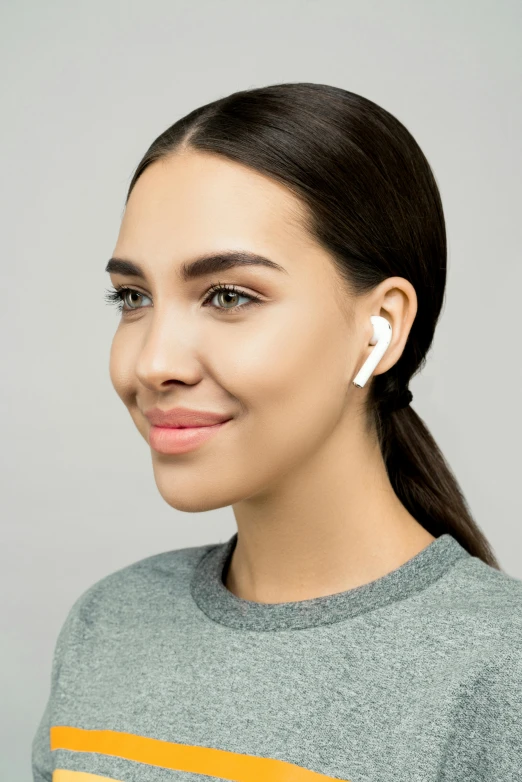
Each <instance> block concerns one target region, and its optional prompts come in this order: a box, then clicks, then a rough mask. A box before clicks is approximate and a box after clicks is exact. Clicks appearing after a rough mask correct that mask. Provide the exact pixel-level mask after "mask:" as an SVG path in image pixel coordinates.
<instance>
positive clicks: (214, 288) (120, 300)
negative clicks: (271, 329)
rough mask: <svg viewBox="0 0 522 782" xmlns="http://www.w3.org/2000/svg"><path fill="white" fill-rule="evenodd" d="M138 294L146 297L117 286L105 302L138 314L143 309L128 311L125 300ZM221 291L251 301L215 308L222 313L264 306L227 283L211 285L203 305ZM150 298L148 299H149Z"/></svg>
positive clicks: (251, 296) (259, 301)
mask: <svg viewBox="0 0 522 782" xmlns="http://www.w3.org/2000/svg"><path fill="white" fill-rule="evenodd" d="M131 291H132V292H134V293H137V294H138V296H144V295H145V294H144V293H140V291H137V290H136V289H135V288H129V287H128V286H126V285H116V286H115V287H114V288H108V289H107V292H106V294H105V301H106V302H107V303H108V304H112V305H114V306H116V309H117V310H118V311H119V312H121V313H126V312H136V311H137V310H140V309H142V308H141V307H137V308H133V307H130V308H128V309H124V306H123V305H124V303H125V302H124V299H125V296H126V295H127V293H130V292H131ZM221 291H227V292H228V293H237V294H239V295H240V296H244V297H245V298H248V299H250V301H249V302H247V303H246V304H239V305H238V306H237V307H230V308H227V307H214V308H213V309H217V310H219V311H220V312H226V313H228V312H237V311H238V310H241V309H243V308H245V307H250V306H251V305H252V304H254V305H255V304H262V301H261V299H260V298H258V297H257V296H254V295H253V294H251V293H244V292H243V291H241V290H240V289H239V288H236V286H235V285H227V284H225V283H219V282H218V283H216V284H215V285H211V287H210V288H209V289H208V291H207V294H206V296H205V298H204V300H203V305H202V306H206V305H207V302H208V301H211V300H212V299H213V298H214V296H215V295H216V293H220V292H221ZM147 298H148V297H147Z"/></svg>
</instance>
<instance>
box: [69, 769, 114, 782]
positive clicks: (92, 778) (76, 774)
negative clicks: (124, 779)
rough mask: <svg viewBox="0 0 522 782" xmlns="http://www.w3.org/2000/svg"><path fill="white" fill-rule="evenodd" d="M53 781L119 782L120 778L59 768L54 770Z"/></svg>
mask: <svg viewBox="0 0 522 782" xmlns="http://www.w3.org/2000/svg"><path fill="white" fill-rule="evenodd" d="M53 782H118V780H117V779H113V777H100V776H98V774H86V773H85V771H68V770H67V769H66V768H57V769H55V770H54V771H53Z"/></svg>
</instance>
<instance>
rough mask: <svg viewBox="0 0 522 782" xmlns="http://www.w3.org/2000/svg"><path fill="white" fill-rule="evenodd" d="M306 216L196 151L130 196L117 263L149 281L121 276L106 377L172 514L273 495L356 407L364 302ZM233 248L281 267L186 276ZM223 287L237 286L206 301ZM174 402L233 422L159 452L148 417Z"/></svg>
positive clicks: (278, 190)
mask: <svg viewBox="0 0 522 782" xmlns="http://www.w3.org/2000/svg"><path fill="white" fill-rule="evenodd" d="M302 215H303V212H302V207H301V204H300V201H299V200H298V199H297V198H296V197H295V196H293V194H292V193H291V192H290V191H289V190H287V189H286V188H285V187H284V186H282V185H280V184H279V183H277V182H275V181H274V180H271V179H270V178H268V177H265V176H263V175H261V174H258V173H257V172H254V171H252V170H250V169H249V168H247V167H245V166H242V165H240V164H237V163H234V162H230V161H227V160H225V159H223V158H220V157H219V156H216V155H211V154H204V153H199V152H193V151H189V152H185V153H183V154H181V153H177V154H176V155H175V156H173V157H171V158H170V159H163V160H160V161H157V162H155V163H154V164H152V165H151V166H149V167H148V168H147V169H146V170H145V172H144V173H143V174H142V175H141V177H140V179H139V180H138V181H137V183H136V185H135V187H134V190H133V192H132V195H131V196H130V199H129V201H128V204H127V207H126V210H125V214H124V217H123V220H122V224H121V229H120V233H119V236H118V240H117V243H116V247H115V249H114V256H115V257H116V258H119V259H124V260H126V261H131V262H133V263H134V264H137V265H139V267H140V268H141V270H142V272H143V277H140V276H136V275H130V274H127V273H125V274H123V273H120V272H118V273H111V281H112V283H113V285H114V286H116V287H118V286H128V287H129V288H131V289H132V290H133V291H136V292H137V293H127V294H126V295H124V299H123V309H124V311H123V312H122V314H121V316H120V317H121V319H120V322H119V325H118V328H117V330H116V333H115V336H114V340H113V343H112V349H111V356H110V375H111V380H112V383H113V385H114V388H115V389H116V392H117V393H118V395H119V397H120V398H121V400H122V401H123V403H124V404H125V405H126V407H127V408H128V410H129V412H130V414H131V416H132V419H133V420H134V423H135V424H136V427H137V428H138V431H139V432H140V433H141V434H142V436H143V437H144V439H145V440H146V441H147V442H148V443H149V445H150V446H151V455H152V461H153V469H154V477H155V481H156V484H157V486H158V489H159V491H160V493H161V495H162V497H163V498H164V499H165V501H166V502H167V503H168V504H169V505H171V506H172V507H174V508H177V509H179V510H186V511H202V510H210V509H213V508H218V507H224V506H227V505H231V504H234V503H237V502H239V501H240V500H243V499H246V498H252V497H258V496H261V495H263V494H265V493H266V492H270V491H271V490H272V489H275V487H276V486H277V485H279V484H280V482H281V481H284V480H285V478H286V477H290V476H291V473H292V470H294V469H296V468H297V469H298V468H299V467H300V466H302V464H303V462H305V461H306V460H308V459H310V458H311V457H313V456H314V455H315V454H316V453H317V451H318V450H319V449H321V448H322V447H323V446H324V445H325V443H326V442H327V439H328V437H329V436H330V435H331V433H332V431H333V430H334V429H335V428H336V426H337V425H338V423H339V421H340V418H341V416H343V415H344V414H345V411H346V408H347V405H349V406H353V402H352V401H351V400H352V397H351V394H352V393H354V392H355V393H357V389H353V387H352V386H351V380H352V378H353V377H354V375H355V373H356V371H357V369H358V368H359V358H360V356H361V350H362V349H363V343H364V344H366V343H365V342H364V340H365V335H364V334H362V333H357V332H356V330H355V328H356V327H355V319H354V317H353V315H354V312H355V308H356V301H355V299H352V298H350V297H349V294H348V293H345V292H344V290H342V287H341V283H340V280H339V277H338V275H337V273H336V272H335V270H334V267H333V265H332V263H331V261H330V259H329V256H328V254H327V253H326V252H325V251H324V250H323V249H322V248H321V247H320V246H319V245H317V244H316V243H315V242H314V241H313V240H312V239H311V237H310V236H309V235H308V234H307V232H306V231H305V229H304V227H302V226H301V223H300V218H301V217H302ZM232 250H233V251H244V252H248V253H255V254H257V255H261V256H263V257H265V258H267V259H269V260H271V261H273V262H274V263H275V264H278V265H279V266H280V267H282V268H281V269H277V268H268V267H266V266H258V265H238V266H235V267H233V268H230V269H226V270H224V269H222V270H221V271H217V272H214V273H207V274H205V275H203V276H195V277H191V278H189V279H185V278H184V277H182V275H181V269H182V266H184V265H187V264H190V263H191V262H193V261H195V260H197V259H198V258H199V257H201V256H203V255H212V254H217V253H222V252H224V251H232ZM218 283H219V284H220V285H221V284H224V285H233V286H235V287H236V289H237V290H236V291H235V292H232V293H229V292H227V291H221V292H219V291H218V292H216V293H214V294H212V291H210V295H209V289H210V288H211V286H212V285H216V284H218ZM249 296H252V297H256V298H257V299H258V300H259V302H258V303H251V299H249V298H248V297H249ZM205 301H206V303H205ZM243 305H244V306H243ZM348 313H350V314H348ZM367 336H368V335H366V337H367ZM359 393H360V392H359ZM178 406H183V407H187V408H190V409H194V410H196V411H212V412H217V413H220V414H222V415H223V416H224V417H226V418H230V419H231V420H229V421H228V422H227V423H226V424H224V425H223V426H221V427H218V428H217V429H216V430H215V433H214V434H213V435H212V437H210V438H209V439H207V440H206V441H204V442H202V443H201V444H200V445H199V446H198V447H196V448H193V449H192V450H189V451H186V452H182V453H163V452H160V451H158V450H156V449H155V448H154V447H153V444H152V443H151V440H150V433H151V427H152V425H151V423H150V421H149V420H148V418H147V417H146V416H145V415H144V413H145V412H146V411H148V410H150V409H151V408H153V407H157V408H160V409H161V410H162V411H167V410H170V409H172V408H174V407H178Z"/></svg>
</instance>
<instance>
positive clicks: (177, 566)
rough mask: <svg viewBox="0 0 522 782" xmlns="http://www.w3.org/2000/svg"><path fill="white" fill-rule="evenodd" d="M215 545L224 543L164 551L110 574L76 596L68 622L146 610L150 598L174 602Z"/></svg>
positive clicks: (155, 600) (67, 623)
mask: <svg viewBox="0 0 522 782" xmlns="http://www.w3.org/2000/svg"><path fill="white" fill-rule="evenodd" d="M216 545H221V544H219V543H210V544H206V545H202V546H191V547H187V548H181V549H173V550H171V551H164V552H161V553H159V554H153V555H152V556H148V557H145V558H144V559H140V560H138V561H136V562H133V563H131V564H129V565H126V566H124V567H122V568H119V569H118V570H115V571H113V572H111V573H109V574H107V575H106V576H104V577H103V578H101V579H99V580H98V581H95V582H94V583H93V584H92V585H91V586H89V587H88V588H87V589H86V590H84V591H83V592H82V593H81V594H80V595H79V597H77V598H76V600H75V602H74V603H73V605H72V607H71V609H70V611H69V614H68V616H67V619H66V622H65V625H66V626H68V627H69V626H71V625H74V624H78V623H81V624H83V625H92V624H93V623H94V622H95V621H96V620H97V619H98V618H100V616H102V615H106V616H110V617H111V618H113V619H116V618H117V617H118V615H120V614H124V613H127V612H129V611H136V610H138V611H139V612H143V611H146V609H147V605H148V604H149V603H150V602H151V601H152V602H153V603H155V604H157V602H158V601H159V600H162V599H167V600H171V601H173V602H174V603H175V602H176V600H177V599H181V598H183V597H184V596H186V595H187V594H188V590H189V587H190V581H191V578H192V574H193V572H194V569H195V567H196V565H197V564H198V563H199V561H200V560H201V559H202V557H204V556H205V555H206V554H207V552H208V551H210V549H213V548H214V547H215V546H216ZM120 618H121V616H120Z"/></svg>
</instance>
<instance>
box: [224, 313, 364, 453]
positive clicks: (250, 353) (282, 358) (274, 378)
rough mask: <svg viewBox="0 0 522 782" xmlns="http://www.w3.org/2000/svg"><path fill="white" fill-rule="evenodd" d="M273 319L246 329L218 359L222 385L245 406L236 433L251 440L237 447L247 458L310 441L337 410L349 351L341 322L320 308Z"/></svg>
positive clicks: (325, 428) (322, 432)
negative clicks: (313, 312) (290, 318)
mask: <svg viewBox="0 0 522 782" xmlns="http://www.w3.org/2000/svg"><path fill="white" fill-rule="evenodd" d="M278 325H279V328H275V327H274V328H272V325H271V324H270V325H266V327H263V328H260V329H258V330H256V332H255V333H251V334H250V335H249V339H248V340H246V341H244V342H241V343H240V344H236V345H235V349H234V350H233V351H231V352H230V353H229V354H228V357H227V360H226V362H224V363H222V364H221V369H222V375H221V377H222V383H223V386H224V387H225V388H226V389H227V390H228V391H229V392H230V393H231V394H232V395H233V396H234V397H235V398H236V399H237V400H239V402H240V403H242V405H243V406H244V409H245V415H244V417H243V421H242V426H241V427H239V428H238V429H237V432H238V436H240V437H241V439H242V440H243V437H244V438H245V439H246V441H247V442H250V443H252V444H253V443H254V442H255V444H256V445H255V446H254V447H253V448H244V449H240V450H241V452H242V456H243V457H244V456H247V458H248V456H249V455H251V456H252V458H256V459H258V458H259V456H260V451H261V452H263V449H265V453H267V454H270V455H271V458H272V459H273V457H274V455H275V454H277V455H279V456H283V455H286V457H291V454H292V452H293V453H295V455H298V454H299V453H302V452H303V450H306V448H307V447H316V445H317V442H318V441H320V440H321V438H323V437H324V436H326V435H327V434H328V433H329V432H330V431H331V430H332V428H333V427H334V426H335V424H336V422H337V421H338V420H339V416H340V415H341V413H342V410H343V404H344V400H345V395H346V384H347V383H346V381H347V375H348V366H349V361H348V359H349V357H348V355H347V345H346V333H345V332H343V330H342V327H341V326H340V325H339V324H338V323H335V322H333V321H332V318H331V316H329V315H328V314H324V313H323V314H322V315H321V313H319V314H318V315H317V316H316V317H315V318H309V317H308V318H301V319H300V320H299V322H297V321H296V320H294V321H293V322H291V323H289V324H288V325H287V328H281V323H279V324H278ZM225 364H226V368H225ZM258 449H260V451H259V450H258Z"/></svg>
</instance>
